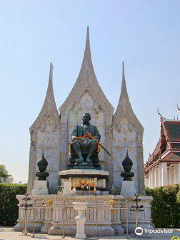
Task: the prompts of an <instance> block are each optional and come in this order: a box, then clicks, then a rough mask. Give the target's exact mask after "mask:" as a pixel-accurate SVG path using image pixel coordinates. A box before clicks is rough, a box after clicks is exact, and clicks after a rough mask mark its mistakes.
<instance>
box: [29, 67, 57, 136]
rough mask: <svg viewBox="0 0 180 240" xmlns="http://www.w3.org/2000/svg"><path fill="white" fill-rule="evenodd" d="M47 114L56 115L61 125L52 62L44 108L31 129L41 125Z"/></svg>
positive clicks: (55, 117)
mask: <svg viewBox="0 0 180 240" xmlns="http://www.w3.org/2000/svg"><path fill="white" fill-rule="evenodd" d="M46 115H49V116H50V115H51V116H53V117H54V119H55V122H56V125H59V114H58V111H57V107H56V102H55V98H54V90H53V64H52V62H51V63H50V70H49V82H48V87H47V92H46V97H45V100H44V103H43V106H42V109H41V111H40V113H39V115H38V117H37V118H36V120H35V122H34V123H33V125H32V126H31V127H30V131H31V130H32V129H33V128H36V126H39V125H41V123H42V121H43V120H44V119H45V116H46Z"/></svg>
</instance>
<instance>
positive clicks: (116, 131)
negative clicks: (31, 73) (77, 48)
mask: <svg viewBox="0 0 180 240" xmlns="http://www.w3.org/2000/svg"><path fill="white" fill-rule="evenodd" d="M52 81H53V65H52V63H51V64H50V74H49V84H48V89H47V93H46V97H45V101H44V104H43V107H42V109H41V111H40V113H39V115H38V117H37V119H36V120H35V122H34V123H33V125H32V126H31V128H30V135H31V146H30V160H29V177H28V193H29V195H30V199H31V200H30V201H31V202H32V204H33V210H29V213H28V229H29V231H32V229H33V228H35V230H36V231H41V232H43V233H48V234H60V235H61V234H63V235H64V234H66V235H71V236H75V234H76V222H75V217H76V216H77V214H76V212H75V209H74V207H73V206H74V205H73V204H75V203H76V205H77V203H79V202H82V203H86V206H87V209H86V210H84V211H85V219H86V222H85V233H83V236H85V235H87V236H96V235H97V236H102V235H106V236H111V235H115V234H123V233H124V231H127V225H126V221H127V219H128V221H129V223H128V231H129V232H134V229H135V226H136V219H135V215H134V212H131V211H130V209H131V206H132V204H133V202H134V196H129V194H128V196H127V195H126V193H127V192H125V193H124V191H122V194H120V192H121V189H122V185H123V184H122V182H123V176H121V173H122V171H123V169H122V166H123V165H122V163H123V160H124V159H125V156H126V154H127V150H128V155H129V157H130V158H131V159H132V163H133V164H131V165H132V166H131V167H132V172H133V173H134V175H133V176H132V174H130V175H131V177H132V178H133V186H134V187H133V189H134V191H133V192H132V194H134V193H137V194H140V195H141V196H139V198H141V204H142V205H143V209H144V211H143V214H140V215H139V218H138V219H139V225H140V226H142V227H146V228H153V227H154V226H153V224H152V223H151V201H152V197H150V196H145V190H144V172H143V171H144V170H143V169H144V168H143V165H144V163H143V146H142V140H143V127H142V125H141V124H140V122H139V121H138V119H137V117H136V116H135V114H134V112H133V109H132V107H131V104H130V101H129V97H128V93H127V89H126V81H125V73H124V63H123V69H122V87H121V95H120V99H119V103H118V106H117V109H116V111H115V113H114V108H113V106H112V105H111V103H110V102H109V101H108V99H107V98H106V96H105V94H104V93H103V91H102V89H101V87H100V85H99V83H98V81H97V78H96V75H95V72H94V68H93V64H92V58H91V51H90V40H89V28H87V36H86V46H85V52H84V58H83V61H82V66H81V70H80V73H79V76H78V78H77V80H76V83H75V85H74V86H73V89H72V90H71V92H70V94H69V96H68V97H67V99H66V100H65V102H64V103H63V104H62V106H61V107H60V109H59V112H58V110H57V107H56V103H55V99H54V93H53V82H52ZM42 153H43V154H44V157H45V159H46V160H47V162H48V165H47V169H46V172H47V173H48V174H49V176H47V180H44V181H45V182H46V183H45V185H46V186H48V193H47V194H44V193H43V194H41V193H39V195H38V194H36V193H37V192H36V191H34V190H35V189H37V188H36V186H39V185H40V184H39V183H37V181H38V180H37V179H36V178H37V171H38V165H37V163H38V162H39V160H40V159H41V156H42ZM130 171H131V170H130ZM126 184H129V183H126ZM131 185H132V184H131ZM17 199H18V200H19V203H20V205H19V219H18V224H17V225H16V226H15V227H14V229H15V230H16V231H20V230H22V228H23V226H24V225H23V224H24V212H23V209H22V208H21V202H22V201H23V196H21V195H18V196H17ZM82 205H83V204H82ZM78 206H81V204H79V205H78ZM78 209H79V211H81V210H82V209H80V208H79V207H78ZM83 221H84V220H83ZM83 231H84V230H83ZM78 234H79V233H78ZM84 234H85V235H84Z"/></svg>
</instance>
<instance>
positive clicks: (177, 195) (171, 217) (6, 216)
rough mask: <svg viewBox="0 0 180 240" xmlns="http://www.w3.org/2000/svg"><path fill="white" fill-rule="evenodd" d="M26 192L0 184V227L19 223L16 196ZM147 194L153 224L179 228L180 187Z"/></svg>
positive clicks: (25, 186) (24, 186)
mask: <svg viewBox="0 0 180 240" xmlns="http://www.w3.org/2000/svg"><path fill="white" fill-rule="evenodd" d="M26 191H27V185H26V184H13V183H11V184H7V183H4V184H0V225H3V226H14V225H15V224H16V223H17V219H18V206H17V204H18V201H17V199H16V195H18V194H20V195H21V194H25V193H26ZM146 194H147V195H150V196H152V197H153V201H152V222H153V223H154V224H155V227H157V228H158V227H160V228H179V227H180V187H179V185H177V184H176V185H168V186H166V187H158V188H155V189H149V188H146ZM178 202H179V203H178Z"/></svg>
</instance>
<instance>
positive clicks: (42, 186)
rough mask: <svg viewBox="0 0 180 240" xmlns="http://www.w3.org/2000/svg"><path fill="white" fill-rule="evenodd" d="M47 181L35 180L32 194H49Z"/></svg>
mask: <svg viewBox="0 0 180 240" xmlns="http://www.w3.org/2000/svg"><path fill="white" fill-rule="evenodd" d="M47 194H48V188H47V181H44V180H34V188H33V190H32V195H47Z"/></svg>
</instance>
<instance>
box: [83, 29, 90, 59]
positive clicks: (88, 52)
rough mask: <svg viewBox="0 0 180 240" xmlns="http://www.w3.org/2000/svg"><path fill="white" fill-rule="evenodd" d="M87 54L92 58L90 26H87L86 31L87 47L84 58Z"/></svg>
mask: <svg viewBox="0 0 180 240" xmlns="http://www.w3.org/2000/svg"><path fill="white" fill-rule="evenodd" d="M85 56H87V57H90V58H91V47H90V38H89V26H87V32H86V47H85V51H84V58H85Z"/></svg>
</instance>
